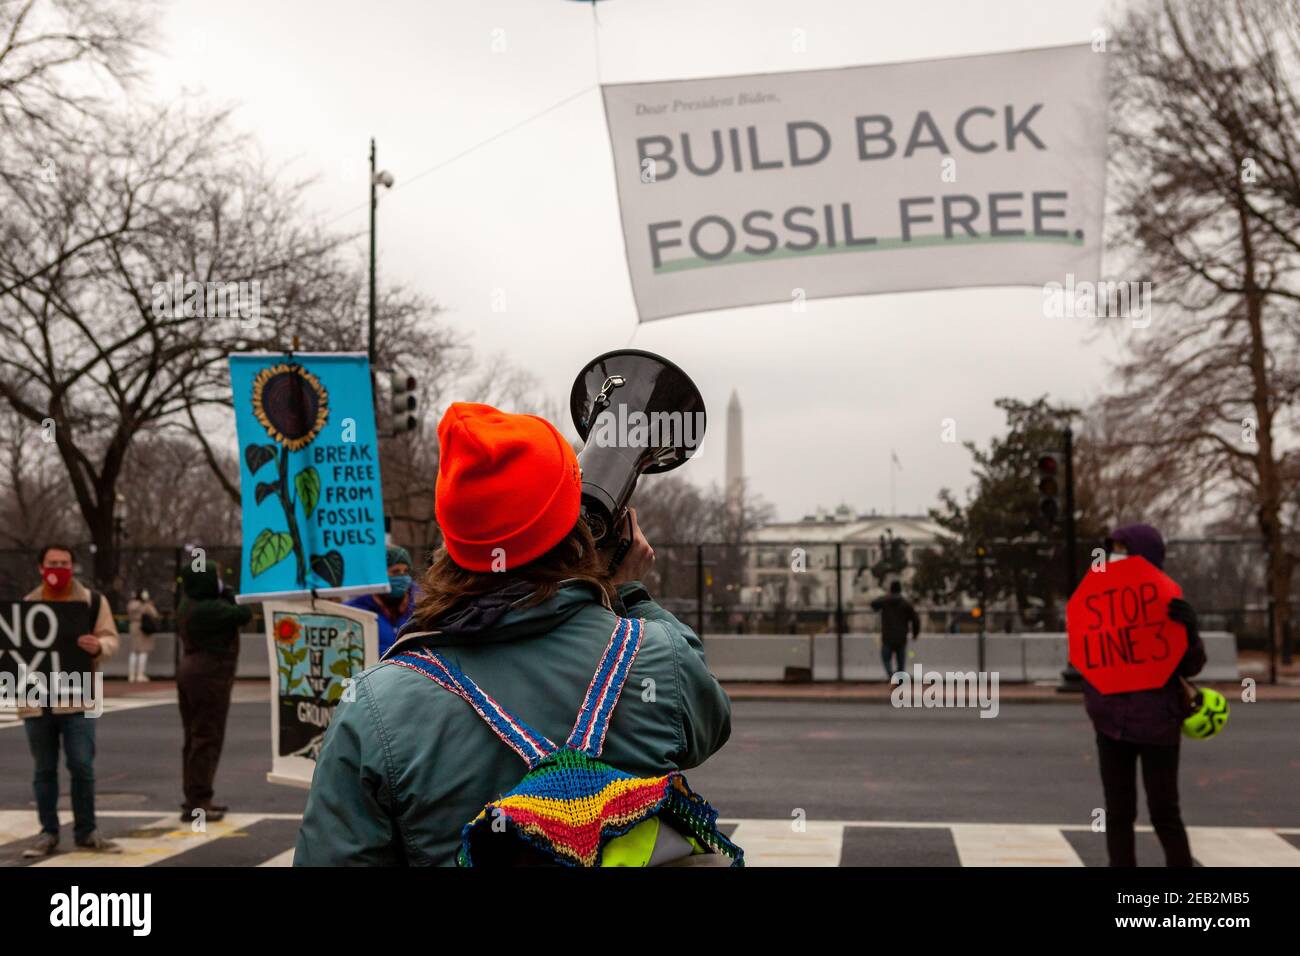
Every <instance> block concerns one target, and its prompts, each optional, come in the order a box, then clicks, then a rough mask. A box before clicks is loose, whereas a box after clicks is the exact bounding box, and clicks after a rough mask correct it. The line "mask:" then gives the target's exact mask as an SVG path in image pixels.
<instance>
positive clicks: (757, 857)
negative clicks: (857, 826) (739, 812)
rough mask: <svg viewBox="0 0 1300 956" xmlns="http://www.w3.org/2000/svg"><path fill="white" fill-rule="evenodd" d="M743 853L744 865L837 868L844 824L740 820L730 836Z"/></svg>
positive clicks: (817, 821)
mask: <svg viewBox="0 0 1300 956" xmlns="http://www.w3.org/2000/svg"><path fill="white" fill-rule="evenodd" d="M731 839H732V842H733V843H735V844H736V845H737V846H740V847H743V848H744V850H745V865H746V866H839V865H840V846H841V844H842V843H843V841H844V825H843V824H842V823H829V822H824V821H820V820H809V821H806V822H805V823H804V829H803V830H802V831H797V830H795V828H794V824H793V821H791V820H741V821H740V825H739V826H737V827H736V831H735V832H734V833H733V834H732V835H731Z"/></svg>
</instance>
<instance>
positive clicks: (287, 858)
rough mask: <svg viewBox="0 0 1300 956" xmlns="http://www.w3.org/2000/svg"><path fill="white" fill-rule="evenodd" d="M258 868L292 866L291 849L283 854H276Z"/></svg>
mask: <svg viewBox="0 0 1300 956" xmlns="http://www.w3.org/2000/svg"><path fill="white" fill-rule="evenodd" d="M257 865H258V866H293V847H290V848H289V849H287V850H285V851H284V852H283V853H277V854H276V855H275V856H273V857H271V859H269V860H265V861H263V862H262V863H259V864H257Z"/></svg>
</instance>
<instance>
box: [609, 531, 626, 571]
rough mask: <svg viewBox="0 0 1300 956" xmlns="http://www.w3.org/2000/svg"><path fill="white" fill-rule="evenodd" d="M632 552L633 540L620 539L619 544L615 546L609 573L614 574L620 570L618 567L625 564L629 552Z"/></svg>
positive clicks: (610, 560)
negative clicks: (624, 560)
mask: <svg viewBox="0 0 1300 956" xmlns="http://www.w3.org/2000/svg"><path fill="white" fill-rule="evenodd" d="M630 550H632V539H631V538H619V539H618V544H616V545H614V551H613V553H612V554H611V555H610V558H609V573H610V574H613V573H614V572H615V571H617V570H618V566H619V565H620V564H622V563H623V559H624V558H626V557H627V553H628V551H630Z"/></svg>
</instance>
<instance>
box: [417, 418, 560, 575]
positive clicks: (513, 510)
mask: <svg viewBox="0 0 1300 956" xmlns="http://www.w3.org/2000/svg"><path fill="white" fill-rule="evenodd" d="M438 447H439V459H438V487H437V490H436V495H435V498H436V500H435V505H434V510H435V512H436V513H437V517H438V526H439V527H440V528H441V529H442V535H443V543H444V545H445V546H446V548H447V553H448V554H449V555H450V556H451V559H452V560H453V561H455V562H456V564H458V565H460V567H462V568H464V569H465V570H467V571H493V570H497V571H499V570H501V569H502V568H501V565H502V563H504V564H505V565H506V566H512V565H522V564H527V563H528V562H529V561H532V560H533V559H534V558H537V557H540V556H541V555H543V554H545V553H546V552H547V551H549V550H550V549H551V548H553V547H554V546H555V545H556V544H558V543H559V542H560V541H561V540H562V539H563V538H564V537H566V536H567V535H568V534H569V532H570V531H572V530H573V526H574V524H575V523H576V522H577V520H578V515H579V499H580V498H581V495H582V475H581V473H580V472H579V470H578V456H577V455H576V454H574V451H573V448H572V447H571V446H570V445H569V443H568V442H567V441H565V440H564V436H563V435H561V434H560V433H559V431H558V430H556V428H555V426H554V425H552V424H551V423H550V422H548V421H547V420H546V419H544V418H538V417H537V416H536V415H510V414H507V413H506V412H501V411H497V409H495V408H493V407H492V406H491V405H476V404H471V403H468V402H456V403H455V404H453V405H452V406H451V407H450V408H449V409H447V413H446V414H445V415H443V417H442V421H441V422H440V423H439V425H438Z"/></svg>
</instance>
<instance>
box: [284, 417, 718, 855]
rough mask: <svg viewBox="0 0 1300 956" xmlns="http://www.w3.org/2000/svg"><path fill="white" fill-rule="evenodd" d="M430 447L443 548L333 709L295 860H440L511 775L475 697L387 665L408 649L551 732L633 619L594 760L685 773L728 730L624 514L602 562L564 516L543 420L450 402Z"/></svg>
mask: <svg viewBox="0 0 1300 956" xmlns="http://www.w3.org/2000/svg"><path fill="white" fill-rule="evenodd" d="M438 442H439V453H440V458H439V462H438V483H437V487H436V489H435V512H436V514H437V518H438V525H439V527H440V529H441V531H442V535H443V545H442V547H441V548H439V549H438V551H437V552H436V553H435V554H434V556H433V561H432V564H431V565H430V567H429V570H428V571H427V572H425V574H424V576H423V578H422V579H421V581H420V597H419V600H418V602H417V604H416V607H415V610H414V612H413V613H412V617H411V620H410V622H409V623H407V625H406V626H405V627H403V628H402V630H401V632H400V633H399V634H398V636H397V640H396V642H395V643H394V644H393V646H392V647H391V648H390V649H389V651H388V652H387V653H386V654H385V655H384V657H383V659H382V660H381V661H380V663H379V664H378V665H376V666H375V667H371V668H368V669H367V670H366V671H365V672H364V673H362V674H361V675H360V676H359V677H358V678H357V680H356V681H355V682H354V685H353V689H354V691H355V693H354V695H353V696H352V698H350V699H349V698H345V699H344V700H343V701H342V702H340V704H339V707H338V709H337V710H336V711H335V713H334V717H333V719H332V720H331V722H330V726H329V729H328V730H327V731H326V734H325V738H324V741H323V744H322V748H321V752H320V756H319V758H318V760H317V764H316V772H315V775H314V777H313V779H312V790H311V795H310V796H309V798H308V801H307V808H306V811H305V813H304V815H303V821H302V827H301V828H300V830H299V835H298V845H297V849H296V851H295V855H294V865H296V866H340V865H353V866H355V865H393V864H403V863H405V864H411V865H436V866H452V865H455V863H456V855H457V851H458V850H459V849H460V842H461V831H462V828H463V827H464V826H465V824H466V822H468V821H469V820H470V819H471V818H473V817H475V816H476V815H477V814H478V812H479V811H480V810H481V809H482V807H483V806H484V804H486V803H487V802H488V801H489V800H492V799H495V798H496V797H498V796H500V795H501V794H502V793H505V792H506V791H508V790H509V789H510V788H511V787H512V786H513V785H514V784H516V783H517V782H518V781H519V778H520V775H521V772H522V767H521V765H520V762H519V756H518V755H517V753H516V752H512V750H511V749H510V747H507V746H503V744H502V741H501V740H500V739H498V737H497V736H496V734H494V732H493V730H492V729H490V728H489V726H488V724H487V723H486V722H485V721H484V720H483V719H482V718H481V716H480V714H479V713H478V712H477V711H476V709H475V707H471V706H469V705H467V704H466V701H465V700H463V699H461V698H460V697H459V696H457V695H456V694H454V693H449V692H447V691H446V690H445V689H444V688H442V687H439V686H438V685H437V684H436V683H434V682H432V681H430V680H429V678H428V677H426V676H423V675H422V674H420V673H417V672H416V671H414V670H412V669H411V668H410V667H406V666H401V665H400V664H399V662H398V661H396V660H394V658H396V657H398V656H404V659H407V660H409V657H406V656H405V655H409V654H410V653H411V652H412V651H419V650H423V649H428V650H434V651H436V652H437V653H438V655H440V657H442V658H445V659H446V660H449V661H454V662H455V666H456V667H458V668H459V669H460V671H461V672H463V673H464V674H466V675H468V676H469V677H470V678H471V679H472V680H473V681H474V682H475V683H476V684H477V686H478V687H479V688H481V689H482V691H483V692H485V693H487V694H489V695H491V697H492V698H493V699H495V700H496V701H498V702H499V703H500V705H502V706H504V707H505V708H508V710H509V711H510V712H511V713H512V714H514V715H516V716H517V717H518V719H520V720H522V721H524V722H525V723H527V725H528V726H529V727H531V728H534V729H535V730H536V731H538V732H540V733H541V734H543V735H544V736H545V737H547V738H549V739H550V740H552V741H562V740H564V739H565V738H566V736H568V734H569V733H570V730H571V728H572V727H573V725H574V715H575V713H576V711H577V708H578V705H579V704H580V703H581V702H582V700H583V699H584V695H586V694H587V692H588V689H589V687H590V686H591V685H592V684H593V674H594V673H595V671H596V668H597V665H598V663H599V662H600V661H601V659H602V655H603V654H604V653H605V650H606V647H607V646H608V645H609V644H610V643H611V640H612V638H611V634H613V633H614V632H615V628H616V627H617V626H620V623H619V618H620V617H624V618H639V619H641V620H642V621H643V626H642V635H643V636H642V640H641V644H640V647H639V649H638V651H637V653H636V655H635V657H634V658H633V659H632V661H631V664H630V668H629V670H628V672H627V683H626V690H625V692H624V693H623V694H622V695H621V696H620V697H619V698H618V705H617V706H616V707H614V708H613V711H612V714H611V716H610V717H609V725H608V731H607V736H606V738H605V741H604V753H603V758H602V759H604V760H607V761H608V762H609V763H610V764H611V765H613V766H614V767H617V768H619V769H620V770H622V771H626V772H628V773H633V774H638V775H651V774H660V773H666V772H668V771H671V770H687V769H690V768H691V767H695V766H697V765H699V764H700V763H702V762H703V761H704V760H705V759H706V758H708V757H709V756H710V755H711V754H713V753H714V752H716V751H717V750H718V749H720V748H721V747H722V746H723V744H725V743H726V741H727V738H728V737H729V736H730V734H731V702H730V701H729V700H728V698H727V695H726V693H725V692H724V691H723V689H722V687H721V685H720V684H719V683H718V681H717V679H716V678H714V676H713V675H712V674H711V673H710V672H709V669H708V666H707V664H706V663H705V660H704V645H703V643H702V642H701V641H700V638H699V637H698V636H697V635H696V634H695V632H694V631H692V630H691V629H690V628H689V627H687V626H686V625H685V624H683V623H682V622H681V621H679V620H678V619H677V618H676V617H674V616H673V615H672V614H671V613H669V612H668V611H667V610H665V609H664V608H663V607H661V606H660V605H659V604H657V603H656V602H655V601H654V600H653V598H651V596H650V592H649V590H648V588H647V586H646V584H645V583H644V579H645V578H646V577H647V576H648V575H649V574H650V571H651V570H652V568H653V565H654V551H653V549H652V548H651V547H650V544H649V542H647V541H646V539H645V536H644V535H643V534H642V533H641V529H640V527H639V526H638V524H637V521H636V512H635V510H631V511H629V514H628V524H627V528H626V531H625V535H624V536H625V537H629V538H630V539H631V541H632V545H631V548H630V549H629V550H628V552H627V554H626V556H625V557H624V558H623V560H622V562H621V563H620V564H619V565H618V570H617V572H616V573H614V574H613V575H611V574H610V573H609V571H608V568H609V557H610V556H609V555H608V554H605V553H603V552H600V551H598V550H597V549H596V543H595V540H594V539H593V538H592V535H591V531H590V530H589V529H588V528H587V525H586V523H585V522H583V521H582V520H581V504H580V501H581V495H582V473H581V470H580V468H579V465H578V459H577V456H576V455H575V454H574V451H573V449H572V447H570V445H569V443H568V442H567V441H565V439H564V437H563V436H562V435H561V434H560V433H559V431H558V430H557V429H556V428H555V426H553V425H552V424H551V423H550V422H548V421H546V420H545V419H542V418H538V417H537V416H534V415H516V414H510V413H507V412H503V411H501V410H499V409H496V408H493V407H491V406H490V405H482V404H473V403H466V402H457V403H455V404H453V405H452V406H451V407H450V408H449V409H447V412H446V414H445V415H444V416H443V418H442V421H441V423H440V424H439V426H438ZM668 836H669V837H670V836H671V835H668ZM666 838H668V837H666ZM670 842H671V841H670ZM638 845H639V844H638ZM683 845H684V844H683ZM654 848H655V852H659V851H660V849H661V845H660V843H659V842H655V843H654ZM670 852H672V851H671V850H670ZM686 852H690V847H689V846H687V847H686ZM613 855H614V854H611V856H613Z"/></svg>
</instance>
